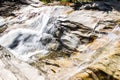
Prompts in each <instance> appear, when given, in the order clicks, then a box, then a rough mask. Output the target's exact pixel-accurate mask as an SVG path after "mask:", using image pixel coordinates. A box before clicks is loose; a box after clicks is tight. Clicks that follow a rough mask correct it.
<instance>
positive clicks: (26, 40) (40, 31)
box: [0, 6, 71, 61]
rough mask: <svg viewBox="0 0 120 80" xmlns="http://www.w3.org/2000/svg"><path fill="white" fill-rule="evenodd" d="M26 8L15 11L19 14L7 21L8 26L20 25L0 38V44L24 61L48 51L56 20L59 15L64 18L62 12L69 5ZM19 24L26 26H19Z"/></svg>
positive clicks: (52, 40)
mask: <svg viewBox="0 0 120 80" xmlns="http://www.w3.org/2000/svg"><path fill="white" fill-rule="evenodd" d="M28 8H29V9H28ZM28 8H26V9H24V10H25V11H24V10H20V11H19V12H16V14H20V13H21V15H19V16H17V17H16V18H14V19H12V20H11V21H9V24H10V26H11V25H12V26H14V25H18V26H20V27H15V29H11V30H10V32H8V33H7V34H5V35H4V36H2V37H1V38H0V44H1V45H3V46H5V47H7V48H8V49H9V50H10V51H12V53H13V54H14V55H16V56H18V57H19V58H20V59H22V60H25V61H28V59H29V58H30V57H31V56H32V55H34V54H46V53H48V51H49V50H48V48H47V44H49V43H51V44H52V43H54V38H53V34H54V33H55V32H56V31H57V28H56V26H55V25H56V22H57V20H58V19H59V18H60V17H62V18H64V17H65V16H66V14H65V13H64V12H65V11H66V10H69V7H68V8H67V7H64V6H54V7H51V6H47V7H41V8H39V9H38V8H37V9H36V8H32V7H30V6H29V7H28ZM70 9H71V8H70ZM33 14H35V16H33V17H32V18H31V19H29V16H30V15H33ZM17 22H22V23H20V24H18V23H17ZM21 24H22V25H26V27H21Z"/></svg>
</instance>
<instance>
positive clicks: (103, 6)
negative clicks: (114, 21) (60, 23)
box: [74, 1, 113, 12]
mask: <svg viewBox="0 0 120 80" xmlns="http://www.w3.org/2000/svg"><path fill="white" fill-rule="evenodd" d="M111 3H112V2H102V1H101V2H81V3H80V2H76V3H75V5H74V9H75V10H81V9H86V10H99V11H106V12H107V11H112V9H113V8H112V5H111Z"/></svg>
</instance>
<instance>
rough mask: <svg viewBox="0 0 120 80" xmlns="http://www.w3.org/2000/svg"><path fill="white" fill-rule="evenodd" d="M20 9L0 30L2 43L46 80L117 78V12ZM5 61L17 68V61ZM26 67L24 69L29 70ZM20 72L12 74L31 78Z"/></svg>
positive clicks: (6, 19)
mask: <svg viewBox="0 0 120 80" xmlns="http://www.w3.org/2000/svg"><path fill="white" fill-rule="evenodd" d="M110 7H111V5H110ZM22 8H23V9H20V10H18V11H15V12H13V13H14V14H15V16H10V17H8V18H5V19H4V20H3V21H4V22H6V24H2V25H1V28H0V30H1V32H2V34H1V36H2V37H1V39H0V44H2V45H3V46H4V47H6V48H7V49H9V50H10V51H11V52H12V54H13V55H15V56H16V57H17V58H19V59H21V60H23V61H27V63H24V62H23V63H24V64H26V65H28V64H30V65H32V66H34V67H35V68H36V69H38V70H39V72H40V73H41V74H42V75H44V76H45V79H46V80H119V78H120V77H119V52H120V50H119V47H120V46H119V42H120V37H119V36H120V20H119V19H120V13H119V12H118V11H116V10H112V11H111V12H109V13H107V12H104V11H98V10H97V11H96V10H80V11H74V10H73V9H72V8H70V7H64V6H46V7H45V6H42V7H37V8H36V7H33V6H31V5H30V6H24V7H23V6H22ZM1 21H2V20H1ZM5 25H7V26H8V28H7V29H6V26H5ZM4 28H5V29H6V30H5V29H4ZM4 30H5V31H4ZM3 31H4V32H3ZM7 57H9V55H7ZM5 59H7V61H6V62H5V63H8V62H10V64H9V65H11V66H12V65H15V67H17V68H18V64H19V62H21V61H20V60H18V59H16V58H15V59H14V58H12V59H11V58H10V59H11V60H9V61H8V58H5ZM1 61H2V63H3V61H4V58H3V60H1ZM11 61H13V62H11ZM17 63H18V64H17ZM21 65H23V64H22V62H21V63H20V64H19V66H21ZM30 65H28V66H27V67H30V69H31V68H33V67H31V66H30ZM23 66H24V65H23ZM13 68H14V67H13ZM8 69H9V71H12V70H11V67H10V68H8ZM19 69H20V68H18V70H17V71H19ZM21 69H22V70H23V69H24V68H23V67H21ZM15 70H16V69H15ZM29 71H30V72H32V71H31V70H29ZM24 72H25V71H24V70H23V72H22V73H20V74H16V75H17V76H18V77H19V76H21V75H22V76H24V75H25V76H29V74H26V73H27V72H25V73H24ZM30 72H29V73H30ZM10 74H11V73H10ZM31 74H32V73H31ZM31 74H30V75H31ZM12 75H15V74H12ZM32 75H33V74H32ZM36 75H37V74H36ZM18 79H19V78H18ZM20 79H22V77H20ZM23 79H24V78H23ZM28 80H29V79H28ZM32 80H37V79H36V78H35V79H32Z"/></svg>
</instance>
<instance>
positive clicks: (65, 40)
mask: <svg viewBox="0 0 120 80" xmlns="http://www.w3.org/2000/svg"><path fill="white" fill-rule="evenodd" d="M60 40H61V42H62V45H63V46H64V47H65V48H67V49H72V50H74V49H75V48H77V46H78V44H79V38H78V37H76V36H75V35H73V34H68V33H67V34H66V35H63V36H62V37H61V39H60Z"/></svg>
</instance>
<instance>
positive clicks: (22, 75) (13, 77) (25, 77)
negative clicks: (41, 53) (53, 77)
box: [0, 46, 44, 80]
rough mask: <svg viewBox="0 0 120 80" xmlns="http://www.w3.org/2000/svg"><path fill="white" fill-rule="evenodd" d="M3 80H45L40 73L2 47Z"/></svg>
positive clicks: (1, 74)
mask: <svg viewBox="0 0 120 80" xmlns="http://www.w3.org/2000/svg"><path fill="white" fill-rule="evenodd" d="M0 79H1V80H18V79H19V80H44V77H43V76H41V75H40V74H39V71H38V70H37V69H35V68H33V67H32V66H30V65H29V64H27V63H25V62H22V61H20V60H18V59H17V58H16V57H15V56H14V55H12V54H11V53H10V52H9V51H8V50H7V49H5V48H4V47H2V46H0Z"/></svg>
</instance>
